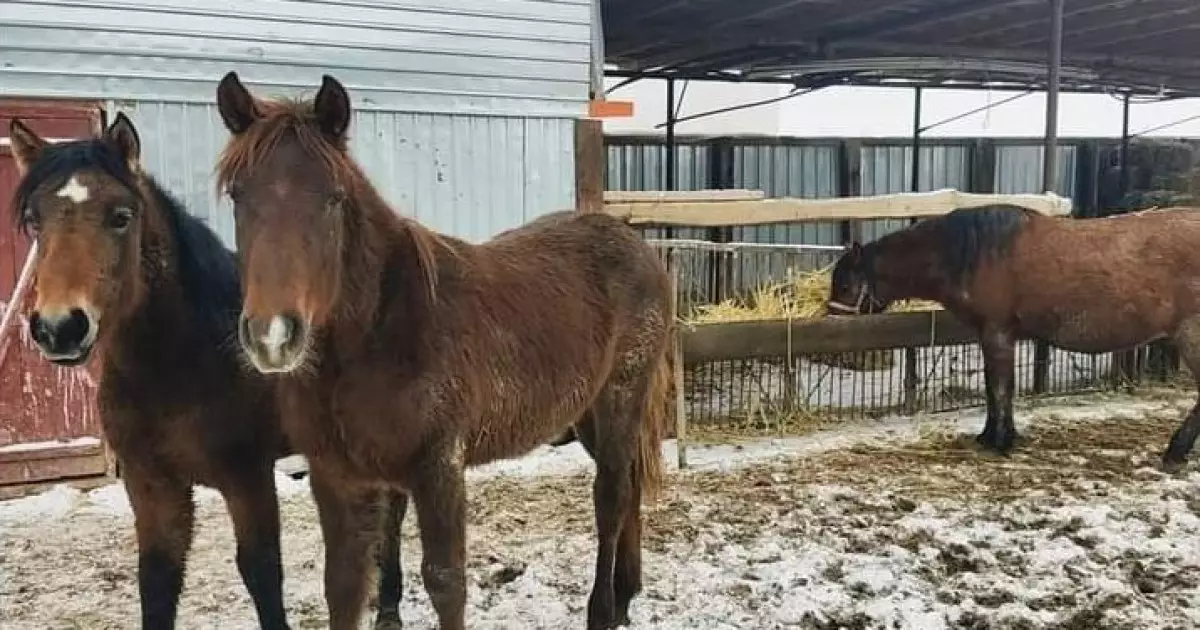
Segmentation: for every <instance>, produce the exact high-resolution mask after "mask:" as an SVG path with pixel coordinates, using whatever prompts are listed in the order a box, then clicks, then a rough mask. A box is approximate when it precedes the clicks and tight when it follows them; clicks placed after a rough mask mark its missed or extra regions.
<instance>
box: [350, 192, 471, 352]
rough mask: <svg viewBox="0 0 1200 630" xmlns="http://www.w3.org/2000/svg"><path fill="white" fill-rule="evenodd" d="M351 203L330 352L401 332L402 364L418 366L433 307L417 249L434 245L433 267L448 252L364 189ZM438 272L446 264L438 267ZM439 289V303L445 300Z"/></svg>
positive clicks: (425, 341) (425, 232) (354, 346)
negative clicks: (350, 219)
mask: <svg viewBox="0 0 1200 630" xmlns="http://www.w3.org/2000/svg"><path fill="white" fill-rule="evenodd" d="M362 193H363V194H360V195H358V196H357V197H356V198H355V199H353V200H352V202H353V206H352V214H351V215H350V216H352V217H354V219H355V220H353V222H352V223H351V224H350V225H348V228H349V229H348V232H347V233H348V235H349V236H350V238H347V239H346V242H345V243H344V244H343V268H342V273H341V289H340V291H339V298H338V306H337V311H335V314H334V317H333V321H332V322H331V324H332V325H331V327H330V328H331V329H330V335H329V339H328V341H329V343H330V347H329V348H328V350H329V351H330V352H333V353H335V354H336V353H340V352H345V351H348V350H350V349H353V348H356V347H361V346H362V345H363V344H364V343H367V342H371V341H374V340H375V339H374V338H375V337H376V336H377V335H378V334H380V333H382V334H384V335H387V334H392V333H394V332H402V333H403V338H404V342H403V346H404V347H403V348H398V349H397V350H396V351H397V352H400V353H403V352H407V353H408V356H407V357H399V356H398V357H397V358H400V359H403V360H406V361H413V362H419V361H420V360H421V358H422V357H423V356H424V352H423V350H424V348H425V345H426V343H427V342H429V343H431V341H430V340H428V339H426V337H425V335H424V333H425V332H426V329H427V324H428V323H429V322H430V321H431V317H432V314H431V310H432V309H433V308H434V303H433V302H432V301H431V298H430V296H429V291H430V288H429V286H428V284H427V282H426V270H425V269H424V267H423V266H422V264H421V262H420V260H421V255H420V251H421V247H422V246H423V245H425V244H430V243H432V247H433V249H434V251H433V256H434V258H435V259H436V261H437V263H447V262H448V259H449V258H453V257H452V256H448V255H447V254H449V253H450V252H449V249H448V248H447V246H446V245H445V244H443V243H442V241H441V239H440V238H436V237H435V236H434V235H431V234H430V233H429V232H428V231H427V230H426V228H424V227H422V226H421V225H419V224H417V223H416V222H415V221H412V220H409V219H405V218H402V217H401V216H400V215H399V214H398V213H397V212H396V211H395V210H393V209H392V208H391V206H389V205H388V204H387V202H386V201H384V200H383V198H382V197H380V196H379V195H378V194H377V193H376V192H375V190H374V189H373V188H370V187H369V186H367V187H366V188H365V189H364V190H363V191H362ZM438 268H439V271H442V270H444V268H445V265H444V264H438ZM442 288H443V287H441V286H440V284H439V286H438V287H437V289H436V291H437V293H436V295H437V296H438V299H442V298H444V297H446V296H445V295H444V293H443V292H442V290H441V289H442Z"/></svg>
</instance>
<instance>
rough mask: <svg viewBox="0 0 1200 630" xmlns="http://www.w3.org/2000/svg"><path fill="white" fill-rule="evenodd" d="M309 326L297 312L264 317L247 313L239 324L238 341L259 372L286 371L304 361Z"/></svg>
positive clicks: (282, 372)
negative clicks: (250, 315) (251, 315)
mask: <svg viewBox="0 0 1200 630" xmlns="http://www.w3.org/2000/svg"><path fill="white" fill-rule="evenodd" d="M308 328H309V327H308V325H307V324H306V323H305V322H304V320H302V319H301V318H300V317H299V316H297V315H296V314H294V313H284V314H282V315H273V316H271V317H263V318H256V317H249V316H247V315H246V314H244V313H243V314H242V317H241V320H240V322H239V325H238V341H239V342H240V343H241V345H242V349H243V350H244V351H245V353H246V356H247V357H249V359H250V362H251V363H252V364H253V365H254V367H255V369H257V370H258V371H259V372H262V373H263V374H286V373H288V372H293V371H295V370H296V369H297V368H299V367H300V366H301V365H303V363H304V357H305V354H306V353H307V351H308V335H309V331H308Z"/></svg>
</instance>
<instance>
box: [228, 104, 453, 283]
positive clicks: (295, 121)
mask: <svg viewBox="0 0 1200 630" xmlns="http://www.w3.org/2000/svg"><path fill="white" fill-rule="evenodd" d="M254 104H255V109H256V111H257V113H258V120H256V121H255V123H254V124H252V125H250V127H249V128H248V129H246V130H245V131H243V132H242V133H239V134H233V135H231V136H230V138H229V141H228V142H227V143H226V145H225V149H224V150H223V151H222V152H221V155H220V157H219V158H218V160H217V167H216V183H217V189H218V193H222V192H225V191H227V190H228V188H229V186H230V184H231V183H232V182H233V181H234V180H236V179H237V178H238V177H239V176H240V175H241V174H242V173H244V172H245V171H247V170H249V169H252V168H254V167H256V166H258V165H259V164H261V163H262V162H263V161H264V160H266V159H267V158H268V157H269V156H270V154H271V152H272V151H274V150H275V148H276V147H278V146H279V143H280V142H281V141H282V140H283V139H284V138H288V137H291V138H294V139H295V140H296V142H298V143H299V144H300V146H301V148H302V149H303V150H304V151H305V153H307V154H308V155H309V156H310V157H312V158H313V159H315V160H317V161H319V162H320V163H321V165H322V166H323V167H324V169H325V171H326V172H328V173H329V174H330V176H331V177H332V178H333V181H334V183H335V184H336V185H337V186H339V187H340V188H341V189H342V190H343V191H344V192H345V193H346V196H347V200H348V201H349V202H350V203H349V204H348V205H349V206H351V207H355V208H359V209H361V210H368V211H370V210H383V211H385V212H387V213H388V214H390V215H392V216H393V217H395V218H396V219H398V220H399V222H400V226H401V227H402V229H403V231H404V232H406V233H407V235H408V237H409V239H410V240H411V242H412V245H413V251H414V255H415V257H416V264H417V265H418V267H419V268H420V271H421V275H422V278H423V281H424V284H425V288H426V290H427V293H428V297H429V298H430V300H431V301H434V300H436V297H437V252H438V251H439V250H444V251H447V252H450V253H454V254H457V251H456V250H455V249H454V248H453V247H450V246H449V245H448V244H447V243H446V242H445V240H444V239H443V238H442V237H441V235H439V234H437V233H436V232H434V231H432V230H429V229H427V228H425V227H424V226H422V225H420V224H419V223H417V222H416V221H413V220H412V219H408V218H405V217H402V216H400V215H398V214H396V213H394V212H393V211H392V209H391V207H390V206H388V204H387V202H385V201H384V200H383V198H382V197H381V196H380V195H379V193H378V191H376V190H375V188H374V186H372V185H371V182H370V181H369V180H368V178H367V176H366V175H365V174H364V173H363V172H362V169H360V168H359V166H358V164H356V163H355V162H354V159H353V158H352V157H351V156H350V154H349V152H348V151H347V143H346V139H347V136H346V134H343V135H342V136H341V137H339V138H336V139H333V138H330V137H329V136H328V135H327V134H325V133H323V132H322V131H321V129H320V127H319V126H318V124H317V117H316V113H315V111H314V110H313V103H312V101H311V100H301V99H289V98H272V99H255V101H254ZM359 245H363V244H361V243H360V244H359Z"/></svg>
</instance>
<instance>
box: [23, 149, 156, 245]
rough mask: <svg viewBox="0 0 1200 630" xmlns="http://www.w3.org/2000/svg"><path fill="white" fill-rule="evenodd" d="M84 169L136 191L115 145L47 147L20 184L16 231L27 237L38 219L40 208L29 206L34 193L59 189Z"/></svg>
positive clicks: (130, 174) (132, 178)
mask: <svg viewBox="0 0 1200 630" xmlns="http://www.w3.org/2000/svg"><path fill="white" fill-rule="evenodd" d="M84 169H100V170H101V171H103V172H104V173H105V174H107V175H108V176H109V177H112V178H113V179H115V180H117V181H118V182H120V183H121V185H123V186H125V187H126V188H128V189H130V190H137V185H136V184H135V178H134V176H133V173H130V172H129V167H128V165H126V164H125V158H123V157H122V156H121V153H120V151H118V150H117V148H116V147H114V146H113V145H111V144H109V143H107V142H104V141H103V140H100V139H90V140H76V141H73V142H62V143H59V144H51V145H48V146H47V147H46V148H45V150H44V151H42V154H41V156H40V157H39V158H38V160H37V161H36V162H34V163H33V164H32V165H31V166H30V168H29V173H27V174H26V175H25V177H24V178H22V179H21V181H20V182H18V184H17V190H16V191H15V192H14V194H13V201H12V205H13V218H14V219H15V220H16V222H17V228H18V229H20V230H22V231H24V232H26V233H28V232H29V227H30V224H31V223H32V222H33V220H34V219H36V218H37V216H36V212H37V208H34V207H32V206H31V205H30V203H29V202H30V200H32V199H33V195H34V193H36V192H37V191H38V190H40V189H41V188H42V187H43V186H46V187H53V188H58V187H60V186H62V185H63V184H65V183H66V182H67V180H68V179H70V177H71V175H72V174H74V173H77V172H79V171H81V170H84Z"/></svg>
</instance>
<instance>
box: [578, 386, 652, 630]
mask: <svg viewBox="0 0 1200 630" xmlns="http://www.w3.org/2000/svg"><path fill="white" fill-rule="evenodd" d="M644 396H645V387H644V386H640V387H638V386H614V385H613V384H610V385H609V386H608V387H606V388H605V390H604V391H603V392H601V394H600V396H599V397H598V398H597V400H596V404H595V406H594V407H593V409H592V413H593V414H594V422H595V423H597V425H598V426H597V427H596V430H594V431H591V432H590V433H591V436H590V437H591V439H592V440H593V441H594V443H593V449H592V450H593V459H595V461H596V480H595V483H594V485H593V498H594V502H595V506H596V536H597V539H598V540H597V548H596V576H595V583H594V584H593V586H592V593H591V596H590V597H589V598H588V630H608V629H610V628H616V627H618V626H620V625H621V624H622V623H623V622H625V619H624V616H625V615H624V613H623V611H625V610H628V606H629V601H628V600H629V599H632V597H633V595H634V594H635V589H638V588H640V582H641V560H640V554H639V555H638V557H637V558H631V557H630V553H629V548H630V546H631V545H630V543H631V542H632V543H633V544H632V546H633V547H639V548H640V545H641V540H640V538H638V539H637V540H634V538H635V537H638V534H639V532H632V531H631V532H630V533H629V534H628V536H629V537H628V538H626V537H625V536H623V531H624V529H625V525H626V523H627V522H629V520H630V519H631V518H638V519H640V515H638V516H631V515H632V509H633V501H634V500H635V499H637V498H638V496H637V494H636V493H635V492H634V485H635V484H634V483H633V482H634V479H633V477H634V459H635V458H636V457H637V450H638V449H637V434H638V433H637V432H638V424H637V423H638V422H639V421H640V420H641V412H640V410H641V409H642V408H643V405H642V398H643V397H644ZM580 433H582V432H580ZM639 551H640V549H639ZM618 567H619V569H618ZM618 572H619V573H620V574H621V577H620V578H619V581H620V584H621V592H620V593H618V592H617V590H618V589H617V585H616V582H617V574H618Z"/></svg>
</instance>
